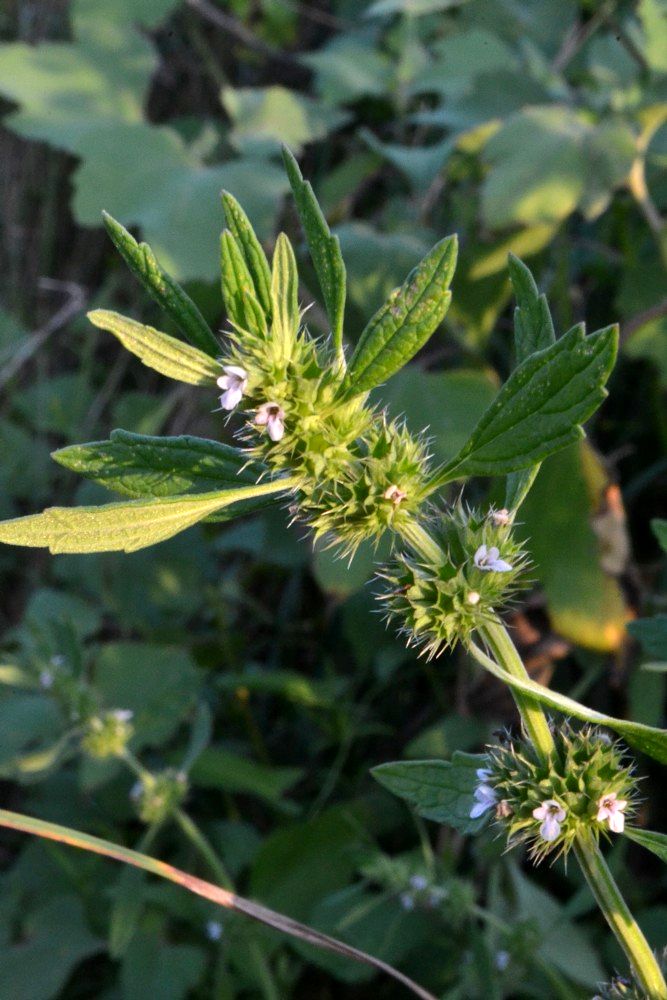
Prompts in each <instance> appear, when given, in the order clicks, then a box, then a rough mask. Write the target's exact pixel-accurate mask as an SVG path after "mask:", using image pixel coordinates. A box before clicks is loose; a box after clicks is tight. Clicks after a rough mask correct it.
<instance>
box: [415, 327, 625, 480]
mask: <svg viewBox="0 0 667 1000" xmlns="http://www.w3.org/2000/svg"><path fill="white" fill-rule="evenodd" d="M617 344H618V328H617V327H616V326H609V327H605V328H604V329H603V330H598V331H597V332H596V333H592V334H591V335H590V336H589V337H587V336H586V335H585V333H584V329H583V327H582V326H575V327H573V328H572V329H571V330H570V331H569V332H568V333H566V334H565V335H564V336H563V337H561V339H560V340H558V341H556V343H555V344H553V346H552V347H548V348H547V349H546V350H544V351H538V352H537V353H536V354H533V355H531V356H530V357H529V358H527V359H526V360H525V361H524V362H523V364H521V365H520V366H519V367H518V368H517V369H516V371H514V372H513V373H512V375H510V377H509V379H508V380H507V382H506V383H505V385H504V386H503V387H502V389H501V390H500V392H499V393H498V396H497V397H496V399H495V400H494V402H493V403H492V404H491V406H490V407H489V409H488V410H487V411H486V413H485V414H484V416H483V417H482V419H481V420H480V422H479V423H478V425H477V427H476V428H475V430H474V431H473V432H472V435H471V436H470V439H469V440H468V443H467V444H466V445H465V446H464V448H463V449H462V450H461V451H460V452H459V454H458V455H456V456H455V458H453V459H452V460H451V461H450V462H448V463H447V465H446V466H444V468H442V469H441V470H439V471H438V472H436V474H435V476H434V477H433V480H432V481H431V484H430V489H431V490H435V489H438V488H439V487H441V486H443V485H444V484H445V483H448V482H451V481H452V480H454V479H463V478H466V477H467V476H497V475H503V474H505V473H508V472H514V471H515V470H517V469H523V468H527V467H529V466H531V465H534V464H535V463H537V462H541V461H542V459H544V458H546V457H547V455H550V454H552V453H553V452H555V451H559V450H560V449H561V448H564V447H565V446H566V445H568V444H571V443H572V442H573V441H576V440H578V439H580V438H582V437H583V436H584V432H583V429H582V427H581V424H582V423H583V422H584V421H585V420H587V419H588V417H590V416H591V414H592V413H593V412H594V411H595V410H596V409H597V408H598V406H599V405H600V403H601V402H602V400H603V399H604V398H605V396H606V395H607V392H606V390H605V388H604V383H605V382H606V381H607V378H608V377H609V373H610V372H611V369H612V367H613V364H614V360H615V358H616V349H617Z"/></svg>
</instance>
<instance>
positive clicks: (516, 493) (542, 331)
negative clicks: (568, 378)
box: [505, 253, 556, 512]
mask: <svg viewBox="0 0 667 1000" xmlns="http://www.w3.org/2000/svg"><path fill="white" fill-rule="evenodd" d="M507 264H508V268H509V272H510V279H511V282H512V287H513V289H514V296H515V298H516V303H517V304H516V309H515V310H514V347H515V353H516V363H517V365H520V364H521V362H522V361H525V360H526V358H529V357H530V356H531V354H535V353H536V351H543V350H545V349H546V348H547V347H551V345H552V344H553V343H554V342H555V340H556V333H555V331H554V324H553V320H552V318H551V313H550V311H549V305H548V303H547V299H546V296H545V295H540V291H539V289H538V287H537V284H536V282H535V279H534V278H533V276H532V274H531V272H530V270H529V268H528V267H526V265H525V264H524V263H523V261H522V260H519V258H518V257H515V255H514V254H513V253H511V254H510V255H509V258H508V262H507ZM540 464H541V463H539V462H538V463H536V464H535V465H531V466H529V468H527V469H520V470H519V471H517V472H510V473H509V475H508V476H507V483H506V487H505V506H506V507H507V509H508V510H510V511H513V512H516V511H517V510H518V509H519V507H520V506H521V504H522V503H523V501H524V500H525V499H526V496H527V495H528V492H529V490H530V488H531V486H532V485H533V483H534V482H535V477H536V476H537V473H538V472H539V471H540Z"/></svg>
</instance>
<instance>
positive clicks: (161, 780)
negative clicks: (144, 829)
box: [130, 768, 188, 824]
mask: <svg viewBox="0 0 667 1000" xmlns="http://www.w3.org/2000/svg"><path fill="white" fill-rule="evenodd" d="M187 791H188V779H187V776H186V775H185V774H184V773H183V771H175V770H173V769H172V768H168V769H167V770H166V771H162V772H160V773H159V774H149V773H146V774H143V775H142V777H141V779H140V780H139V781H138V782H137V783H136V785H135V786H134V788H133V789H132V791H131V793H130V797H131V798H132V800H133V802H134V803H135V805H136V807H137V812H138V814H139V818H140V819H141V820H142V822H144V823H148V824H152V823H163V822H164V821H165V820H166V819H168V818H169V817H170V816H171V814H172V813H173V812H174V811H175V810H176V809H178V807H179V806H180V804H181V802H182V801H183V799H184V798H185V796H186V794H187Z"/></svg>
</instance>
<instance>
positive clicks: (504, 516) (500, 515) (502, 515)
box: [491, 507, 512, 528]
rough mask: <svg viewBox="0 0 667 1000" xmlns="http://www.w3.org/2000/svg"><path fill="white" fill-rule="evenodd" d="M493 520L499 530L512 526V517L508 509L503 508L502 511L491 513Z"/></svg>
mask: <svg viewBox="0 0 667 1000" xmlns="http://www.w3.org/2000/svg"><path fill="white" fill-rule="evenodd" d="M491 520H492V521H493V523H494V524H495V526H496V527H497V528H506V527H507V525H508V524H511V522H512V516H511V514H510V512H509V511H508V509H507V507H502V508H501V509H500V510H493V511H491Z"/></svg>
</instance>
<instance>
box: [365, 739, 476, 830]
mask: <svg viewBox="0 0 667 1000" xmlns="http://www.w3.org/2000/svg"><path fill="white" fill-rule="evenodd" d="M484 760H485V758H484V757H483V756H481V755H479V754H469V753H461V751H459V750H457V751H456V752H455V753H454V755H453V756H452V759H451V761H448V760H409V761H394V762H393V763H390V764H380V765H379V767H374V768H373V770H372V771H371V774H372V775H373V777H374V778H376V779H377V780H378V781H379V782H380V784H381V785H384V786H385V788H388V789H389V791H390V792H393V793H394V795H398V796H399V797H400V798H402V799H405V801H406V802H409V803H410V805H411V806H413V807H414V809H415V810H416V811H417V813H418V814H419V815H420V816H423V817H424V819H432V820H435V822H436V823H446V824H447V825H448V826H453V827H454V828H455V829H457V830H460V831H461V832H462V833H476V832H477V831H478V830H479V829H480V827H481V826H482V825H483V824H484V820H483V819H471V818H470V810H471V808H472V805H473V793H474V791H475V786H476V785H477V784H478V779H477V776H476V774H475V772H476V770H477V768H479V767H483V766H484Z"/></svg>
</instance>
